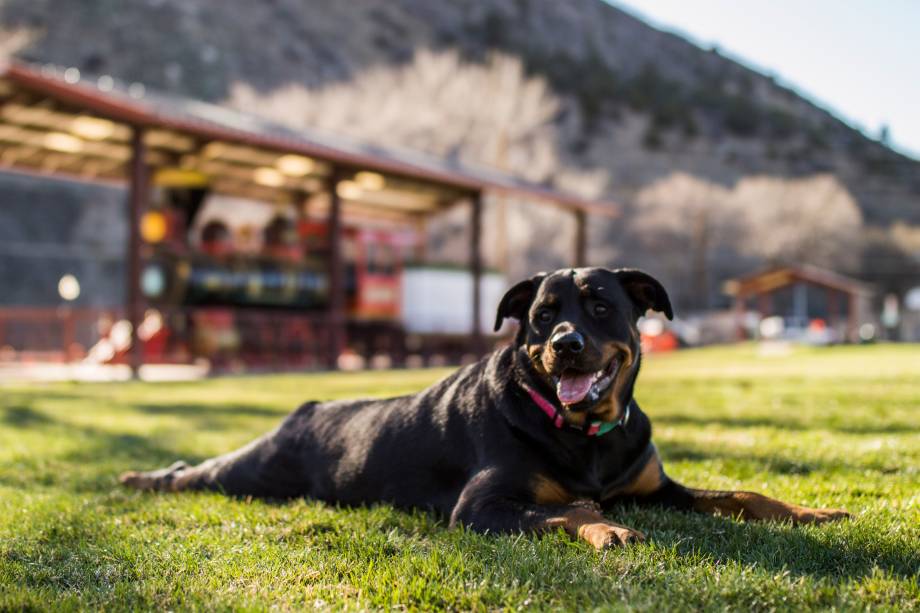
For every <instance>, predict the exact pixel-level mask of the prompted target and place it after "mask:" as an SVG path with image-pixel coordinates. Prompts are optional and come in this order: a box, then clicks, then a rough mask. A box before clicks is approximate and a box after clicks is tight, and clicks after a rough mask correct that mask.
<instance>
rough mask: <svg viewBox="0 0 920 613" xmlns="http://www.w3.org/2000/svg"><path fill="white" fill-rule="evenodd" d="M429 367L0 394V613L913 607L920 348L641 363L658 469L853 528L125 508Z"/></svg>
mask: <svg viewBox="0 0 920 613" xmlns="http://www.w3.org/2000/svg"><path fill="white" fill-rule="evenodd" d="M445 372H447V371H446V370H427V371H396V372H394V371H391V372H376V373H361V374H357V373H354V374H331V375H330V374H315V375H313V374H311V375H286V376H264V377H252V378H233V379H214V380H208V381H204V382H198V383H182V384H144V383H130V384H75V383H73V384H55V385H46V386H45V385H43V386H37V385H35V386H24V385H19V386H12V385H7V386H3V387H0V610H4V609H21V608H42V609H45V608H53V609H61V608H65V609H67V608H81V609H98V608H108V609H127V608H132V609H137V608H142V609H148V608H156V609H193V608H197V609H201V608H206V609H213V608H226V607H233V608H256V609H267V608H282V609H301V608H314V607H317V608H335V609H339V608H349V609H367V608H375V609H376V608H380V609H382V608H392V607H398V608H410V609H423V610H429V609H440V608H450V609H496V608H508V609H513V608H514V609H516V608H522V607H535V608H566V609H585V608H600V609H655V610H662V609H687V608H694V609H697V608H707V609H724V608H733V609H739V610H749V609H758V610H764V609H787V610H801V609H809V608H821V609H824V608H831V607H836V608H840V609H857V608H859V609H864V608H866V607H868V606H873V607H878V608H887V609H891V610H908V609H918V608H920V585H918V581H920V579H918V573H920V426H918V423H920V422H918V420H920V346H916V345H914V346H871V347H842V348H833V349H798V350H795V351H794V352H793V353H791V354H789V355H770V356H766V355H760V354H759V353H758V350H757V349H756V348H755V347H753V346H743V347H734V348H729V349H723V348H717V349H704V350H694V351H686V352H682V353H678V354H674V355H667V356H652V357H650V358H648V359H647V360H646V364H645V366H644V368H643V373H642V376H641V377H640V381H639V385H638V387H637V396H638V398H639V401H640V403H641V404H642V406H643V408H644V410H645V411H646V412H647V413H648V414H649V415H650V416H651V417H652V420H653V422H654V424H655V428H656V430H655V433H656V435H655V438H656V441H657V443H658V447H659V449H660V451H661V454H662V456H663V458H664V460H665V466H666V467H667V469H668V472H669V473H670V474H671V475H672V476H673V477H675V478H677V479H678V480H680V481H683V482H685V483H688V484H693V485H699V486H706V487H715V488H745V489H754V490H760V491H763V492H765V493H770V494H772V495H775V496H776V497H779V498H782V499H786V500H789V501H792V502H797V503H804V504H807V505H811V506H833V507H844V508H847V509H848V510H850V511H851V512H853V513H854V518H853V519H852V520H849V521H846V522H843V523H838V524H831V525H824V526H819V527H804V528H794V527H791V526H789V525H785V524H744V523H741V522H738V521H735V520H733V519H729V518H719V517H707V516H698V515H687V514H681V513H675V512H663V511H659V510H640V509H637V508H633V507H626V508H623V509H622V510H621V511H618V512H617V513H615V514H614V517H616V519H617V520H618V521H620V522H621V523H625V524H627V525H629V526H632V527H635V528H637V529H639V530H641V531H643V532H645V533H646V534H647V535H648V536H649V541H648V542H646V543H644V544H641V545H637V546H631V547H628V548H625V549H618V550H611V551H607V552H604V553H597V552H595V551H594V550H593V549H591V548H590V547H589V546H587V545H586V544H583V543H576V542H570V541H569V540H568V539H567V538H566V537H565V536H564V535H562V534H548V535H545V536H542V537H539V538H537V537H522V536H504V537H491V536H480V535H476V534H472V533H468V532H464V531H461V530H447V529H446V526H445V524H444V522H443V521H442V520H441V519H439V518H437V517H433V516H430V515H426V514H422V513H404V512H400V511H396V510H394V509H392V508H389V507H386V506H377V507H373V508H369V509H363V508H362V509H345V508H342V509H339V508H334V507H330V506H326V505H323V504H319V503H316V502H311V501H308V500H299V501H295V502H290V503H286V504H279V503H267V502H263V501H259V500H232V499H227V498H224V497H222V496H219V495H215V494H186V495H181V496H175V495H160V494H143V493H138V492H134V491H127V490H124V489H122V488H120V487H119V486H118V485H117V484H116V481H115V478H116V476H117V475H118V473H119V472H121V471H123V470H125V469H128V468H154V467H160V466H164V465H166V464H168V463H171V462H172V461H174V460H176V459H179V458H182V459H185V460H188V461H197V460H201V459H204V458H206V457H208V456H210V455H212V454H217V453H220V452H224V451H227V450H230V449H233V448H234V447H236V446H238V445H240V444H242V443H245V442H247V441H249V440H250V439H252V438H253V437H254V436H255V435H257V434H259V433H261V432H263V431H265V430H267V429H269V428H270V427H272V426H273V425H274V424H276V423H277V422H278V421H279V419H280V418H281V417H282V416H283V415H284V414H285V413H287V412H288V411H289V410H291V409H292V408H294V407H295V406H296V405H298V404H299V403H300V402H301V401H302V400H305V399H308V398H342V397H352V396H367V395H373V396H377V395H388V394H398V393H405V392H408V391H412V390H416V389H420V388H422V387H424V386H425V385H427V384H428V383H430V382H432V381H434V380H436V379H437V378H439V377H441V376H443V374H444V373H445Z"/></svg>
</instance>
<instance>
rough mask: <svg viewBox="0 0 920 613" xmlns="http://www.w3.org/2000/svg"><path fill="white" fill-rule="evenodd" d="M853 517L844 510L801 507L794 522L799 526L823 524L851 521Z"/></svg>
mask: <svg viewBox="0 0 920 613" xmlns="http://www.w3.org/2000/svg"><path fill="white" fill-rule="evenodd" d="M850 517H852V515H851V514H850V513H849V512H847V511H844V510H843V509H810V508H808V507H801V508H800V509H799V510H798V512H797V513H796V515H795V517H794V518H793V521H795V523H797V524H823V523H825V522H829V521H840V520H841V519H849V518H850Z"/></svg>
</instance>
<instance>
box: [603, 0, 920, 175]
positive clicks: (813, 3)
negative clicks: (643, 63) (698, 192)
mask: <svg viewBox="0 0 920 613" xmlns="http://www.w3.org/2000/svg"><path fill="white" fill-rule="evenodd" d="M609 1H610V3H611V4H613V5H615V6H617V7H619V8H621V9H623V10H626V11H628V12H630V13H632V14H633V15H635V16H637V17H639V18H641V19H643V20H644V21H646V22H648V23H650V24H651V25H652V26H654V27H656V28H658V29H660V30H666V31H669V32H674V33H676V34H680V35H681V36H684V37H686V38H689V39H690V40H691V41H693V42H695V43H696V44H698V45H700V46H702V47H704V48H709V47H712V46H713V45H715V46H717V47H718V48H719V51H720V52H721V53H722V54H723V55H725V56H727V57H730V58H732V59H734V60H738V61H741V62H742V63H744V64H746V65H748V66H749V67H751V68H754V69H755V70H758V71H760V72H764V73H767V74H772V75H774V76H775V77H776V79H777V81H778V82H779V83H782V84H783V85H786V86H787V87H791V88H792V89H795V90H796V91H797V92H798V93H799V94H802V95H804V96H806V97H807V98H810V99H811V100H812V101H814V102H816V103H817V104H818V105H819V106H822V107H824V108H826V109H827V110H829V111H831V112H832V113H834V115H836V116H837V117H839V118H840V119H843V120H844V121H846V122H848V123H850V124H851V125H853V126H855V127H858V128H860V129H862V130H863V132H865V133H866V134H867V135H869V136H871V137H874V138H877V137H878V136H879V131H880V129H881V127H882V126H883V125H887V126H888V128H889V136H890V142H891V145H892V147H893V148H895V149H897V150H899V151H901V152H902V153H906V154H908V155H911V156H912V157H914V158H917V159H920V0H769V1H768V0H757V1H755V0H623V1H621V0H609Z"/></svg>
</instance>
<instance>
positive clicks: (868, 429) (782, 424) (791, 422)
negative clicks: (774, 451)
mask: <svg viewBox="0 0 920 613" xmlns="http://www.w3.org/2000/svg"><path fill="white" fill-rule="evenodd" d="M652 422H653V424H655V425H667V426H688V425H689V426H721V427H724V428H776V429H778V430H790V431H794V432H807V431H814V430H830V431H832V432H841V433H844V434H904V433H913V432H916V430H917V428H916V426H914V425H911V424H905V423H897V422H889V423H881V424H878V423H876V424H865V423H860V424H853V423H845V424H838V423H833V422H821V421H818V422H816V421H815V420H813V419H812V420H808V421H805V420H801V419H796V418H794V417H792V418H790V417H776V418H769V417H743V416H742V417H708V416H702V415H696V414H693V413H683V414H674V413H671V414H665V415H656V416H655V417H654V419H653V420H652Z"/></svg>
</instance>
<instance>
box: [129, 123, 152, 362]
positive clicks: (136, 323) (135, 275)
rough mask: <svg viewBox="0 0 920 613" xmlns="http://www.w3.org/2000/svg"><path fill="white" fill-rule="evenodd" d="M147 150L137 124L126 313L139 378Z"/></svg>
mask: <svg viewBox="0 0 920 613" xmlns="http://www.w3.org/2000/svg"><path fill="white" fill-rule="evenodd" d="M146 153H147V152H146V148H145V146H144V129H143V128H141V127H140V126H134V128H133V129H132V132H131V167H130V177H129V185H128V190H129V191H128V257H127V263H128V265H127V267H126V268H127V276H128V278H127V280H126V281H127V285H126V288H125V289H126V291H125V316H126V317H127V318H128V322H129V323H130V324H131V346H130V349H129V350H128V365H129V366H130V367H131V377H132V378H137V376H138V371H139V370H140V367H141V364H142V362H143V359H144V357H143V356H144V354H143V350H142V347H141V340H140V337H139V336H138V328H140V325H141V322H142V320H143V316H144V313H143V304H142V302H141V301H142V298H141V289H140V277H141V215H143V212H144V208H145V207H146V204H147V198H148V189H147V167H146V159H145V158H146Z"/></svg>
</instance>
